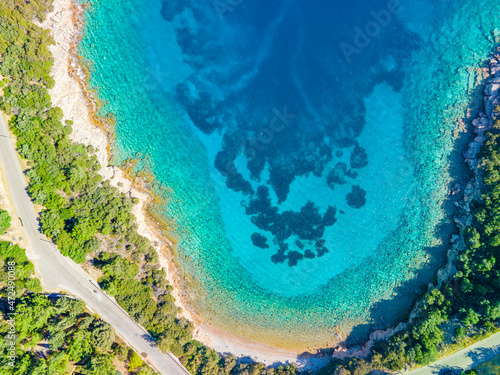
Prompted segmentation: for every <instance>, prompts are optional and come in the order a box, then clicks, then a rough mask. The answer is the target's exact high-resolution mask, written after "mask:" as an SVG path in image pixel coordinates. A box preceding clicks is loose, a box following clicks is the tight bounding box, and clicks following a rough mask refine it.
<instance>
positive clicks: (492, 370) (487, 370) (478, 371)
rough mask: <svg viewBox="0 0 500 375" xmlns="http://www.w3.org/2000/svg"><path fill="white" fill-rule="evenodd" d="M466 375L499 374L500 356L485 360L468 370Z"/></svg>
mask: <svg viewBox="0 0 500 375" xmlns="http://www.w3.org/2000/svg"><path fill="white" fill-rule="evenodd" d="M464 374H466V375H498V374H500V356H496V357H495V358H493V359H492V360H490V361H488V362H485V363H483V364H481V365H479V366H478V367H476V368H474V369H473V370H469V371H466V372H465V373H464Z"/></svg>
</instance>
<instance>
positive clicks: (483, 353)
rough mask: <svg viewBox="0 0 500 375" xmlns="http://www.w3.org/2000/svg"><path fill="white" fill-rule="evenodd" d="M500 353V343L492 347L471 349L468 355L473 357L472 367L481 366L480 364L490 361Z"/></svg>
mask: <svg viewBox="0 0 500 375" xmlns="http://www.w3.org/2000/svg"><path fill="white" fill-rule="evenodd" d="M499 354H500V345H496V346H493V347H491V348H477V349H474V350H472V351H470V352H469V353H468V354H467V356H468V357H469V358H470V359H472V367H476V366H479V365H480V364H482V363H484V362H487V361H490V360H492V359H493V358H495V357H496V356H497V355H499Z"/></svg>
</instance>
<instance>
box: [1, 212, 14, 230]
mask: <svg viewBox="0 0 500 375" xmlns="http://www.w3.org/2000/svg"><path fill="white" fill-rule="evenodd" d="M10 220H11V218H10V215H9V213H8V212H7V211H5V210H0V236H1V235H2V234H4V233H5V231H6V230H7V229H9V228H10Z"/></svg>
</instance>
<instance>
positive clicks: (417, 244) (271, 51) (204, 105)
mask: <svg viewBox="0 0 500 375" xmlns="http://www.w3.org/2000/svg"><path fill="white" fill-rule="evenodd" d="M498 16H500V6H499V5H496V3H491V2H488V1H486V0H479V1H474V2H473V1H471V0H463V1H455V2H449V1H445V0H434V1H411V0H401V1H396V0H391V1H387V0H384V1H378V0H371V1H358V2H355V3H353V2H348V1H334V2H331V1H330V2H326V1H317V2H314V3H311V2H306V1H303V0H302V1H301V0H281V1H263V0H258V1H252V2H250V1H244V2H241V1H239V0H221V1H214V2H201V1H189V0H182V1H172V0H168V1H160V0H126V1H123V2H121V3H120V5H119V6H118V5H117V4H116V3H115V2H114V1H112V0H94V1H93V2H92V4H91V6H90V7H89V9H88V11H87V12H86V22H87V28H86V32H85V35H84V38H83V40H82V43H81V46H80V51H81V53H82V55H83V56H84V57H85V58H86V59H88V60H90V61H91V62H92V78H91V85H92V87H93V88H95V89H97V90H98V92H99V95H100V97H101V98H102V99H103V100H104V101H105V104H104V107H103V109H102V114H103V115H106V114H108V113H112V114H113V115H114V116H115V118H116V120H117V123H116V129H115V130H116V137H117V138H116V140H117V142H116V148H115V162H116V163H117V164H119V163H121V162H122V161H124V160H126V159H128V158H131V157H134V158H139V159H141V161H142V163H141V165H145V166H146V167H147V168H149V169H150V170H151V171H152V172H153V173H154V175H155V177H156V181H155V185H154V189H155V191H156V192H158V193H160V194H161V195H162V196H163V197H164V198H165V203H164V204H162V205H161V206H159V207H157V210H158V212H159V213H160V214H161V215H163V216H164V217H165V218H166V219H168V220H170V221H171V222H172V224H173V226H174V227H175V230H174V231H172V232H170V233H169V235H171V236H175V237H176V238H177V239H178V246H177V247H176V253H177V262H178V264H179V267H180V269H181V270H182V273H183V275H185V277H186V279H187V280H190V281H191V282H190V283H189V286H187V290H188V291H189V296H190V299H191V300H192V303H193V308H194V309H196V311H197V312H198V314H200V317H201V319H203V320H204V321H205V322H206V323H210V324H214V325H216V326H218V327H221V328H223V329H226V330H229V331H231V332H232V333H234V334H236V335H241V336H244V337H247V338H250V339H253V340H258V341H261V342H265V343H269V344H273V345H279V346H284V347H294V348H301V349H304V348H306V347H309V346H315V347H318V346H325V345H329V344H331V343H332V340H333V338H334V336H335V333H336V332H338V329H339V330H344V331H345V330H349V329H350V328H351V327H353V326H354V325H356V324H362V323H368V322H370V320H371V316H373V308H374V306H380V302H382V301H387V300H390V299H392V298H394V297H396V296H397V295H396V291H397V290H398V287H400V286H401V285H407V284H408V282H409V283H410V284H411V281H412V280H413V281H414V283H413V284H414V286H413V287H412V288H409V289H406V293H407V294H408V293H409V294H408V295H406V296H405V299H404V304H407V303H409V301H411V299H412V298H413V297H414V296H416V295H417V294H418V290H419V289H418V288H419V286H422V285H425V284H426V283H427V282H428V281H429V280H431V278H432V275H433V272H434V271H435V269H436V267H438V266H439V264H440V263H441V262H442V261H443V254H442V253H437V252H436V251H435V250H434V251H433V250H431V249H437V247H436V246H437V245H439V239H438V238H437V237H438V236H437V234H438V233H436V227H437V225H438V224H440V222H441V220H442V219H443V207H442V202H443V200H444V199H445V197H446V184H447V181H448V179H449V176H448V165H449V161H450V160H449V155H450V153H451V151H452V149H453V145H454V138H453V136H452V131H453V130H454V128H455V121H456V120H457V119H458V118H461V117H463V116H464V109H465V106H466V105H467V102H468V100H469V95H470V94H471V92H472V90H473V89H474V88H475V87H476V86H477V84H478V83H479V82H480V78H481V77H480V76H481V73H480V71H479V70H477V69H476V68H477V67H478V66H479V65H480V63H482V62H483V61H484V59H486V58H487V57H488V55H489V53H490V52H491V51H492V49H493V47H494V46H495V43H497V42H498V40H496V38H497V36H498V26H499V24H500V17H498ZM417 275H418V282H417V281H416V280H417ZM413 284H412V285H413ZM405 308H406V306H401V309H400V310H401V311H402V310H404V309H405ZM396 310H397V309H396ZM393 313H394V314H395V313H397V311H396V312H392V311H391V312H389V311H387V312H386V313H385V314H386V315H391V314H393ZM378 315H384V312H382V313H380V311H379V312H378ZM394 316H395V315H394ZM390 320H391V316H386V321H390ZM372 323H373V322H372ZM374 324H375V325H377V324H378V323H377V322H375V323H374Z"/></svg>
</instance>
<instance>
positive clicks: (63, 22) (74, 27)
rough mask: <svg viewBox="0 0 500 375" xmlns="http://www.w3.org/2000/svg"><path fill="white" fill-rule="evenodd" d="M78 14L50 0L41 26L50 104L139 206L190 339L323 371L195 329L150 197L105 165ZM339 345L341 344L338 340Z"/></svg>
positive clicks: (357, 352)
mask: <svg viewBox="0 0 500 375" xmlns="http://www.w3.org/2000/svg"><path fill="white" fill-rule="evenodd" d="M82 12H83V8H82V7H81V6H76V5H75V4H74V2H73V0H55V1H54V10H53V12H52V13H50V14H49V15H48V18H47V20H46V21H45V22H44V23H43V24H42V25H41V26H42V27H44V28H47V29H50V30H51V34H52V36H53V37H54V40H55V41H56V45H54V46H51V47H50V49H51V52H52V54H53V57H54V66H53V68H52V75H53V77H54V79H55V86H54V88H53V89H51V90H50V95H51V97H52V103H53V105H54V106H58V107H60V108H61V109H62V110H63V113H64V120H71V121H73V133H72V134H71V138H72V139H73V140H74V141H75V142H80V143H83V144H85V145H92V146H93V147H94V148H95V150H96V155H97V157H98V161H99V162H100V164H101V166H102V169H101V171H100V174H101V175H102V176H103V177H104V178H105V179H108V180H109V181H110V182H111V184H112V185H113V186H115V187H117V188H118V189H119V190H120V191H122V192H123V193H125V194H127V195H129V196H132V197H137V198H138V199H139V204H137V205H136V206H135V207H134V214H135V216H136V219H137V225H138V233H139V234H140V235H142V236H144V237H147V238H148V239H149V240H150V241H151V243H152V244H153V245H154V247H155V249H156V251H157V252H158V255H159V259H160V265H161V266H162V267H163V268H165V270H166V271H167V275H168V276H167V277H168V279H169V282H170V284H171V285H173V287H174V291H173V293H172V294H173V296H174V297H175V298H176V304H177V306H178V307H180V308H181V309H182V315H183V317H185V318H186V319H188V320H190V321H193V322H194V323H195V332H194V338H195V339H196V340H198V341H200V342H202V343H203V344H205V345H207V346H209V347H211V348H213V349H215V350H216V351H218V352H219V353H231V354H233V355H236V356H237V357H246V358H252V359H253V360H255V361H259V362H263V363H265V364H266V365H272V364H276V363H291V362H294V363H296V364H297V365H298V366H299V367H303V368H312V369H316V368H319V367H321V366H323V365H325V364H326V362H327V361H328V360H329V359H330V358H331V355H328V356H326V355H323V356H314V357H313V356H311V355H298V353H295V352H289V351H285V350H279V349H276V348H272V347H269V346H265V345H261V344H258V343H254V342H249V341H245V340H243V339H241V338H238V337H235V336H232V335H230V334H227V333H226V332H223V331H220V330H218V329H217V328H215V327H207V326H204V325H202V324H200V322H199V321H198V319H197V318H196V316H194V315H193V314H191V313H190V312H189V311H188V309H187V308H186V307H185V306H184V304H183V300H182V295H183V294H182V293H183V292H182V290H181V288H180V287H179V285H178V283H177V280H178V277H177V274H176V269H175V266H174V264H173V262H172V260H171V259H170V254H172V253H171V251H170V250H169V249H170V248H171V246H172V245H171V243H169V242H168V239H166V238H164V237H163V236H162V235H161V234H160V232H159V228H157V226H156V225H155V223H154V222H153V221H152V220H151V219H150V217H149V215H148V207H149V206H150V204H151V202H152V196H151V195H150V194H149V193H148V192H147V190H145V189H144V188H142V186H141V184H140V182H139V181H133V180H132V179H131V178H129V176H128V175H127V173H126V172H124V171H123V170H121V169H120V168H118V167H115V166H110V165H109V160H110V154H109V150H110V149H111V145H110V143H111V141H112V134H111V133H110V132H107V131H106V130H105V129H103V128H102V127H101V126H98V125H99V124H97V123H96V119H95V117H94V116H93V113H95V109H96V104H95V103H94V102H93V101H92V95H93V94H92V93H90V94H89V93H88V92H87V90H86V87H85V82H86V76H85V70H84V69H82V67H80V66H79V63H78V59H77V56H75V46H76V45H77V44H78V40H79V34H80V28H81V27H82V24H81V21H79V19H80V16H81V13H82ZM402 327H403V325H400V326H398V327H397V328H396V329H397V330H399V329H401V328H402ZM393 332H394V329H390V330H387V331H376V332H373V333H372V334H371V336H370V340H369V341H368V342H366V343H365V345H363V347H359V348H356V349H352V350H350V351H349V350H347V349H345V348H342V347H337V348H336V350H335V352H334V353H333V356H335V357H339V358H343V357H345V356H348V355H351V356H356V357H363V356H365V355H366V354H367V353H368V352H369V349H370V347H371V345H372V344H373V342H374V341H375V340H376V339H381V338H384V337H388V336H390V335H391V334H392V333H393ZM339 341H341V340H340V339H339Z"/></svg>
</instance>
